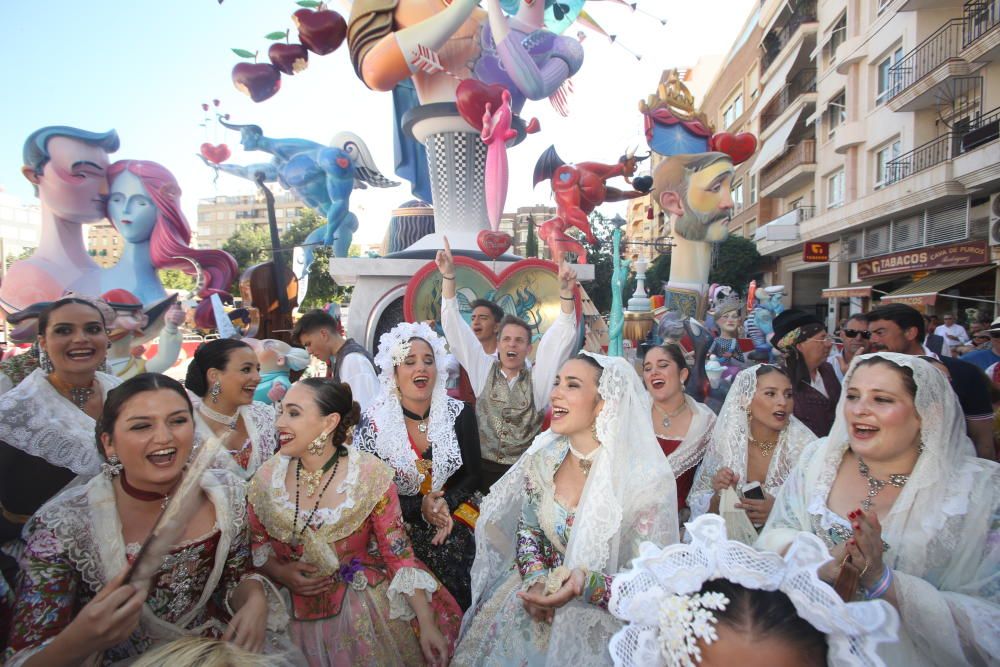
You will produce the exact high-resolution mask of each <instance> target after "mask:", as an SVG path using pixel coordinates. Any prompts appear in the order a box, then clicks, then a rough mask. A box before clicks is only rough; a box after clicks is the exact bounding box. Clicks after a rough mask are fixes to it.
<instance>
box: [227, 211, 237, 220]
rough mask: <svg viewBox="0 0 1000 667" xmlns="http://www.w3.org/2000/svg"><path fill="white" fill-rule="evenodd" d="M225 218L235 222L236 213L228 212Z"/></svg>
mask: <svg viewBox="0 0 1000 667" xmlns="http://www.w3.org/2000/svg"><path fill="white" fill-rule="evenodd" d="M227 217H228V218H229V219H230V220H235V219H236V211H229V212H228V215H227Z"/></svg>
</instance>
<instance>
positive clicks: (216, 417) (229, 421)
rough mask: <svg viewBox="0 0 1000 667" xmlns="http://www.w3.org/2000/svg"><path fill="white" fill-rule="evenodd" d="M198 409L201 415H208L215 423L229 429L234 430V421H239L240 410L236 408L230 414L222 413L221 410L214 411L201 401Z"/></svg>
mask: <svg viewBox="0 0 1000 667" xmlns="http://www.w3.org/2000/svg"><path fill="white" fill-rule="evenodd" d="M198 410H199V411H200V412H201V414H202V415H203V416H205V417H208V418H209V419H211V420H212V421H214V422H216V423H217V424H222V425H223V426H225V427H226V428H228V429H229V430H230V431H235V430H236V422H237V421H239V418H240V411H239V410H238V409H237V410H236V412H234V413H233V414H231V415H224V414H222V413H221V412H216V411H215V410H213V409H212V408H210V407H208V406H207V405H205V404H204V403H202V404H201V405H200V406H199V407H198Z"/></svg>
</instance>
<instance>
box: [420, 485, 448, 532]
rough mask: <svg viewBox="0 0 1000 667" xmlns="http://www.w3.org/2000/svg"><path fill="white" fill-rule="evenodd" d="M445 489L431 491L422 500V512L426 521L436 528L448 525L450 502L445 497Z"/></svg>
mask: <svg viewBox="0 0 1000 667" xmlns="http://www.w3.org/2000/svg"><path fill="white" fill-rule="evenodd" d="M443 496H444V491H431V492H430V493H428V494H426V495H425V496H424V497H423V499H422V500H421V501H420V513H421V514H422V515H423V517H424V521H426V522H427V523H429V524H431V525H432V526H434V527H435V528H444V527H445V526H447V525H448V519H449V518H450V517H449V514H448V502H447V501H446V500H445V499H444V498H443Z"/></svg>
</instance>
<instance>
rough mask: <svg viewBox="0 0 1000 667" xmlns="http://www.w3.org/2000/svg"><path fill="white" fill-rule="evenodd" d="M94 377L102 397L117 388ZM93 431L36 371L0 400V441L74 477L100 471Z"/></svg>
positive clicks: (115, 383)
mask: <svg viewBox="0 0 1000 667" xmlns="http://www.w3.org/2000/svg"><path fill="white" fill-rule="evenodd" d="M95 375H96V378H97V381H98V383H99V384H100V386H101V392H102V393H103V395H104V396H107V395H108V392H109V391H110V390H111V389H114V388H115V387H117V386H118V385H120V384H121V382H122V381H121V380H119V379H118V378H116V377H114V376H112V375H108V374H106V373H101V372H98V373H96V374H95ZM95 425H96V424H95V422H94V420H93V418H91V417H90V416H89V415H88V414H87V413H85V412H84V411H83V410H80V409H79V408H77V407H76V406H75V405H73V404H72V403H71V402H70V401H69V400H67V399H66V398H65V397H64V396H63V395H62V394H60V393H59V392H58V391H56V389H55V387H53V386H52V384H51V383H50V382H49V381H48V379H47V375H46V373H45V371H43V370H42V369H40V368H36V369H35V370H34V371H32V373H31V375H29V376H28V377H26V378H25V379H24V380H23V381H22V382H21V384H19V385H17V386H16V387H14V388H13V389H12V390H10V391H8V392H7V393H5V394H3V395H2V396H0V441H3V442H5V443H7V444H8V445H10V446H11V447H14V448H16V449H20V450H21V451H22V452H24V453H25V454H29V455H31V456H37V457H39V458H41V459H44V460H45V461H47V462H49V463H51V464H52V465H55V466H59V467H61V468H67V469H69V470H72V471H73V472H74V473H76V474H77V475H85V476H88V477H89V476H91V475H96V474H97V473H98V472H100V470H101V460H102V459H101V457H100V454H99V453H98V451H97V443H96V440H95V436H94V427H95Z"/></svg>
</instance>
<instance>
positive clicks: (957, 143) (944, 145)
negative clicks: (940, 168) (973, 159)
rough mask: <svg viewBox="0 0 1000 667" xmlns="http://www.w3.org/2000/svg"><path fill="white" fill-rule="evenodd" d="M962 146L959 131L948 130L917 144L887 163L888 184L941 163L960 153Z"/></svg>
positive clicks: (886, 182) (886, 177)
mask: <svg viewBox="0 0 1000 667" xmlns="http://www.w3.org/2000/svg"><path fill="white" fill-rule="evenodd" d="M960 147H961V135H960V134H959V133H958V132H947V133H945V134H942V135H941V136H940V137H938V138H936V139H932V140H930V141H928V142H927V143H926V144H923V145H922V146H917V147H916V148H914V149H913V150H912V151H910V152H909V153H904V154H902V155H900V156H899V157H898V158H895V159H893V160H889V161H888V162H887V163H886V164H885V178H884V179H883V182H884V183H885V184H886V185H889V184H891V183H895V182H897V181H901V180H903V179H904V178H908V177H910V176H912V175H913V174H916V173H918V172H921V171H923V170H925V169H930V168H931V167H934V166H936V165H939V164H941V163H942V162H944V161H945V160H950V159H951V158H953V157H955V156H956V155H958V153H959V151H960Z"/></svg>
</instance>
